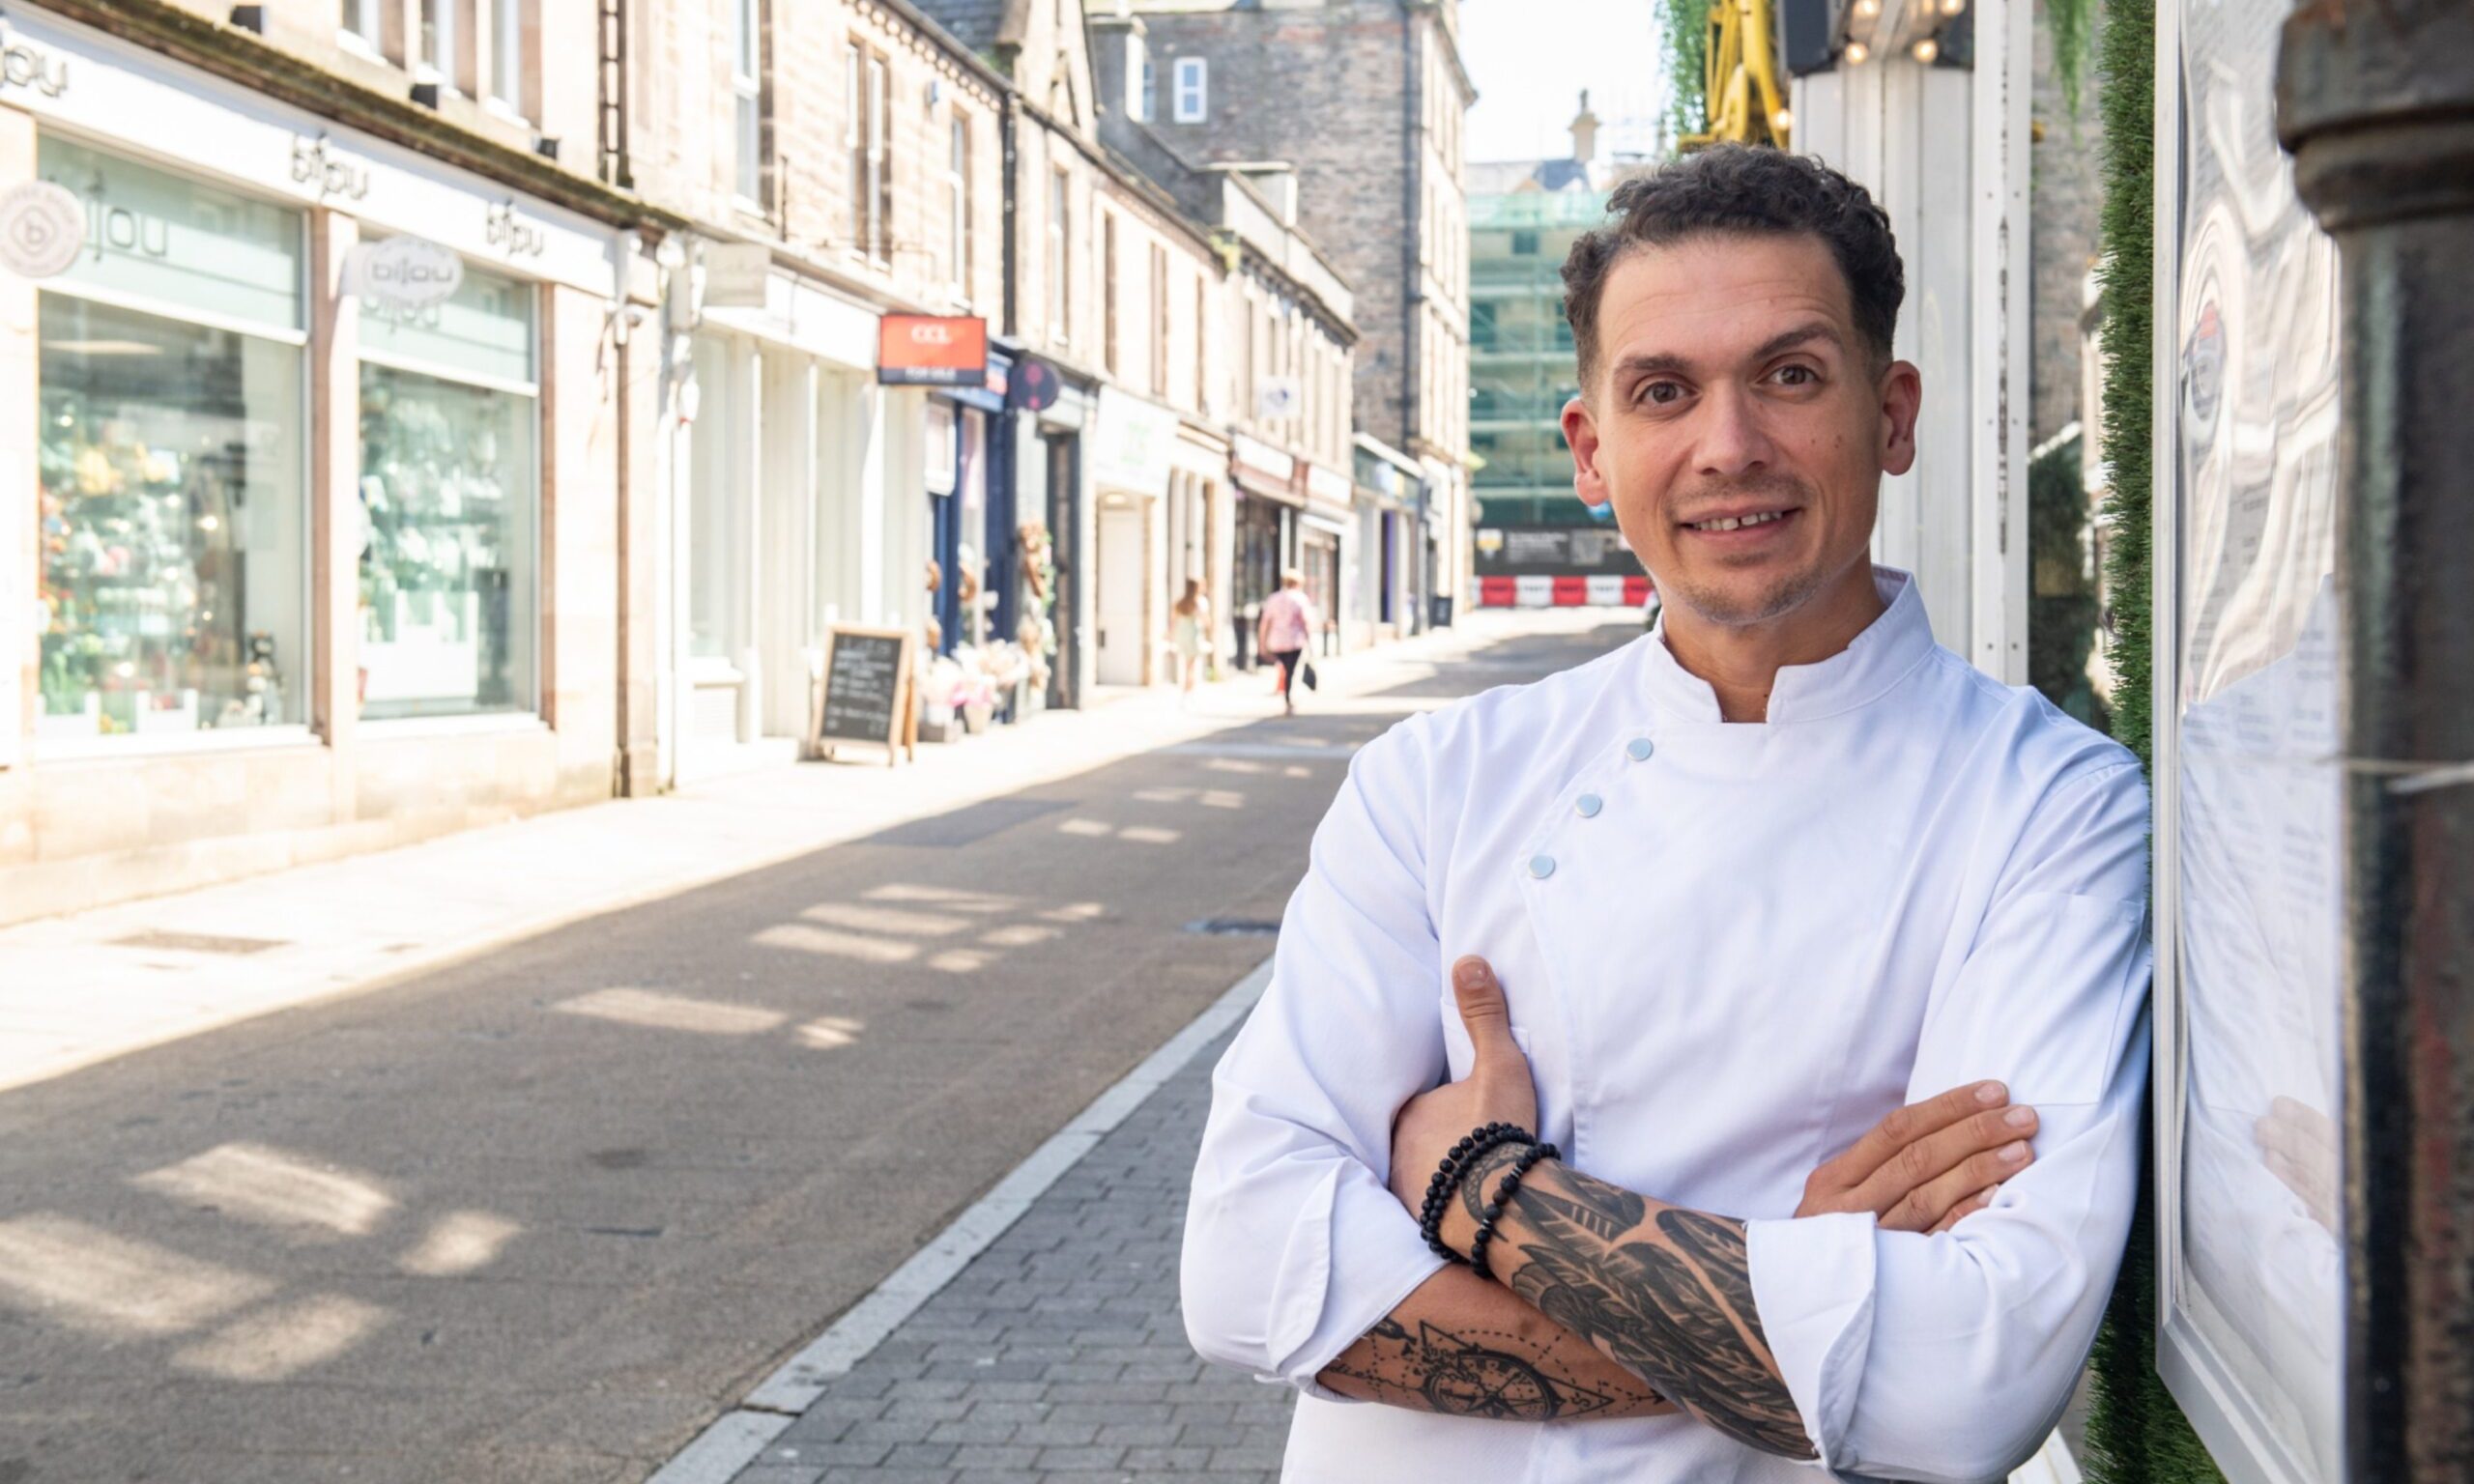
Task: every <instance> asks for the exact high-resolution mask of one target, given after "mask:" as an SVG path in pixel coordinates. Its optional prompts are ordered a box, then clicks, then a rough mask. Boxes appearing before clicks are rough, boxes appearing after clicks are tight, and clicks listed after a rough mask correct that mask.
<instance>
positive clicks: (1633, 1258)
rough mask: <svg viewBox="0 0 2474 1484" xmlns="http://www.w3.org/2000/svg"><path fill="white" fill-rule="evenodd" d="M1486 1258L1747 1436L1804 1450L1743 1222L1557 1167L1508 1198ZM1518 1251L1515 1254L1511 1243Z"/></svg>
mask: <svg viewBox="0 0 2474 1484" xmlns="http://www.w3.org/2000/svg"><path fill="white" fill-rule="evenodd" d="M1495 1252H1496V1256H1495V1268H1496V1270H1498V1271H1502V1272H1509V1273H1510V1286H1511V1289H1512V1291H1513V1292H1514V1293H1516V1294H1518V1295H1520V1296H1521V1297H1522V1298H1524V1299H1528V1300H1529V1301H1530V1302H1531V1303H1532V1304H1535V1305H1536V1306H1537V1307H1538V1309H1539V1312H1541V1313H1543V1314H1544V1315H1545V1316H1546V1317H1547V1318H1548V1319H1551V1320H1553V1321H1555V1323H1557V1324H1559V1325H1562V1326H1563V1327H1565V1328H1567V1329H1569V1330H1571V1331H1572V1332H1574V1333H1576V1334H1579V1335H1581V1336H1582V1337H1584V1338H1586V1339H1588V1340H1590V1341H1591V1342H1592V1343H1594V1344H1596V1345H1597V1347H1598V1348H1599V1349H1600V1350H1602V1351H1604V1352H1605V1353H1606V1354H1607V1355H1608V1356H1611V1357H1612V1358H1613V1359H1615V1360H1616V1361H1617V1362H1618V1363H1620V1364H1621V1365H1623V1366H1624V1367H1625V1369H1627V1370H1629V1371H1631V1372H1633V1373H1634V1374H1635V1375H1638V1376H1639V1377H1641V1378H1642V1379H1643V1380H1644V1381H1647V1382H1648V1383H1649V1384H1651V1385H1653V1386H1654V1387H1656V1388H1657V1390H1658V1391H1659V1392H1660V1393H1662V1394H1663V1395H1665V1396H1668V1397H1670V1398H1672V1399H1674V1401H1675V1402H1676V1403H1677V1404H1678V1405H1680V1406H1682V1407H1683V1408H1684V1409H1685V1410H1686V1411H1688V1412H1690V1413H1693V1414H1694V1415H1696V1416H1698V1417H1700V1418H1701V1419H1702V1420H1703V1421H1705V1422H1707V1423H1709V1424H1710V1425H1711V1426H1712V1427H1714V1428H1716V1429H1717V1430H1718V1431H1720V1432H1722V1433H1725V1434H1726V1435H1727V1436H1728V1437H1730V1438H1733V1439H1735V1440H1737V1441H1740V1442H1741V1443H1743V1444H1745V1445H1746V1446H1748V1447H1753V1448H1758V1449H1760V1450H1761V1451H1763V1452H1765V1453H1775V1454H1780V1455H1783V1456H1786V1457H1790V1458H1810V1457H1812V1456H1813V1447H1812V1443H1811V1441H1810V1440H1808V1439H1807V1438H1806V1437H1805V1435H1804V1427H1803V1422H1802V1419H1801V1417H1800V1416H1799V1415H1798V1413H1797V1411H1796V1404H1795V1401H1794V1399H1793V1398H1792V1397H1790V1396H1789V1395H1788V1393H1787V1384H1786V1383H1785V1382H1784V1381H1783V1380H1781V1379H1780V1377H1779V1375H1778V1371H1777V1366H1776V1363H1775V1361H1774V1360H1773V1359H1772V1358H1771V1356H1770V1354H1769V1341H1768V1339H1767V1337H1766V1336H1764V1334H1763V1333H1762V1329H1761V1315H1760V1313H1759V1311H1758V1310H1757V1309H1756V1308H1755V1307H1754V1304H1753V1301H1752V1276H1751V1268H1750V1263H1749V1260H1748V1257H1747V1254H1746V1251H1745V1247H1744V1236H1743V1225H1742V1223H1740V1222H1737V1221H1729V1220H1726V1219H1723V1218H1721V1217H1717V1216H1709V1215H1704V1214H1702V1213H1698V1212H1691V1211H1684V1210H1681V1209H1679V1208H1675V1207H1660V1208H1659V1209H1658V1211H1657V1214H1656V1216H1655V1218H1654V1219H1651V1218H1650V1216H1649V1203H1648V1202H1647V1201H1645V1200H1644V1199H1643V1198H1642V1197H1640V1196H1638V1195H1635V1194H1634V1193H1632V1192H1631V1191H1628V1190H1625V1189H1622V1188H1620V1187H1618V1186H1615V1185H1610V1184H1606V1183H1605V1182H1603V1181H1598V1180H1592V1179H1590V1178H1589V1177H1588V1176H1585V1175H1580V1174H1577V1173H1575V1172H1573V1171H1571V1170H1569V1169H1568V1168H1565V1167H1563V1166H1560V1165H1549V1166H1544V1167H1541V1168H1540V1169H1539V1170H1538V1171H1536V1172H1534V1173H1533V1174H1532V1176H1531V1178H1530V1179H1529V1180H1528V1181H1526V1182H1524V1183H1523V1184H1521V1186H1520V1187H1519V1189H1518V1190H1516V1191H1515V1192H1514V1193H1513V1195H1512V1198H1511V1202H1510V1213H1509V1214H1508V1215H1507V1217H1506V1220H1505V1229H1504V1230H1503V1231H1502V1232H1501V1233H1500V1234H1499V1235H1498V1236H1497V1238H1496V1248H1495ZM1515 1252H1516V1253H1517V1256H1516V1257H1515V1256H1514V1253H1515Z"/></svg>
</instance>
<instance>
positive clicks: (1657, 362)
mask: <svg viewBox="0 0 2474 1484" xmlns="http://www.w3.org/2000/svg"><path fill="white" fill-rule="evenodd" d="M1691 369H1692V363H1691V362H1690V361H1688V360H1685V359H1684V358H1683V357H1681V356H1672V355H1665V354H1659V355H1650V354H1647V353H1638V354H1634V355H1630V356H1626V357H1623V358H1622V359H1620V360H1618V361H1616V362H1615V373H1614V374H1615V378H1616V380H1618V381H1621V380H1623V379H1624V378H1625V377H1627V376H1648V375H1658V376H1681V375H1683V374H1685V373H1687V372H1689V371H1690V370H1691Z"/></svg>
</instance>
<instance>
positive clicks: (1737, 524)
mask: <svg viewBox="0 0 2474 1484" xmlns="http://www.w3.org/2000/svg"><path fill="white" fill-rule="evenodd" d="M1795 513H1796V512H1795V511H1793V510H1755V511H1753V512H1752V513H1750V514H1748V515H1721V516H1717V517H1715V518H1713V519H1712V520H1707V521H1686V522H1684V523H1683V528H1684V529H1686V530H1700V531H1720V530H1742V529H1745V528H1749V527H1755V526H1769V525H1774V524H1775V523H1777V522H1779V521H1783V520H1785V519H1786V518H1787V517H1789V516H1791V515H1793V514H1795Z"/></svg>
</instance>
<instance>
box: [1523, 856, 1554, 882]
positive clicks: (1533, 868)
mask: <svg viewBox="0 0 2474 1484" xmlns="http://www.w3.org/2000/svg"><path fill="white" fill-rule="evenodd" d="M1529 873H1530V874H1531V875H1533V876H1536V877H1537V878H1538V879H1539V880H1540V881H1543V880H1545V879H1546V878H1547V877H1548V876H1551V875H1553V874H1554V873H1555V858H1554V857H1553V856H1551V855H1533V856H1531V857H1530V858H1529Z"/></svg>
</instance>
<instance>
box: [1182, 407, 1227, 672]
mask: <svg viewBox="0 0 2474 1484" xmlns="http://www.w3.org/2000/svg"><path fill="white" fill-rule="evenodd" d="M1170 465H1171V468H1170V469H1169V471H1168V572H1167V577H1168V586H1167V593H1168V601H1169V604H1170V615H1171V616H1170V618H1169V622H1168V633H1169V640H1170V642H1171V645H1172V647H1173V644H1174V642H1175V639H1176V634H1177V626H1176V620H1175V617H1174V612H1175V609H1174V605H1175V604H1176V603H1177V601H1178V600H1179V599H1181V598H1182V597H1183V596H1184V595H1185V591H1186V586H1187V584H1188V583H1190V582H1191V583H1194V584H1198V585H1199V594H1198V595H1199V596H1200V597H1201V598H1202V600H1203V602H1204V604H1205V605H1206V607H1205V609H1204V612H1203V615H1202V616H1203V619H1204V620H1205V621H1204V622H1202V624H1201V626H1200V628H1199V629H1198V631H1197V634H1196V639H1197V640H1198V642H1199V643H1200V646H1201V652H1202V659H1203V665H1204V671H1205V673H1207V674H1213V675H1217V674H1219V673H1221V672H1223V669H1224V667H1225V666H1226V664H1227V657H1228V649H1227V646H1226V645H1225V644H1224V643H1223V642H1222V640H1221V634H1222V630H1223V625H1221V624H1220V623H1218V622H1217V621H1216V620H1217V619H1218V618H1219V617H1220V615H1221V614H1225V613H1226V612H1227V611H1228V592H1229V570H1230V562H1229V545H1230V538H1231V537H1232V536H1233V535H1234V534H1235V531H1234V526H1233V521H1234V515H1235V512H1234V510H1233V509H1232V508H1231V506H1232V503H1233V502H1232V501H1231V500H1230V499H1229V486H1228V441H1227V439H1226V438H1225V437H1224V436H1223V435H1222V434H1221V433H1219V432H1217V431H1216V430H1213V429H1210V428H1206V427H1202V426H1199V425H1197V424H1194V423H1192V422H1184V423H1180V424H1179V425H1178V428H1177V442H1176V448H1175V451H1174V453H1173V454H1172V455H1171V458H1170ZM1170 674H1171V676H1172V677H1181V675H1182V672H1181V671H1177V670H1175V669H1174V668H1172V669H1171V671H1170Z"/></svg>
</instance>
